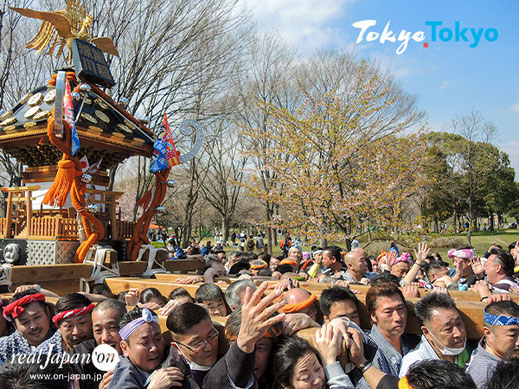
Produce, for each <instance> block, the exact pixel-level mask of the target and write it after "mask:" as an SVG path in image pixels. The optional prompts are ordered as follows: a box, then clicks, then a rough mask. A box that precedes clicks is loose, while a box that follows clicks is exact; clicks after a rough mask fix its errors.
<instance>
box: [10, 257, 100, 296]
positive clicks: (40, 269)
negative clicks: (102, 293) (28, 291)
mask: <svg viewBox="0 0 519 389" xmlns="http://www.w3.org/2000/svg"><path fill="white" fill-rule="evenodd" d="M91 274H92V265H89V264H83V263H65V264H57V265H34V266H13V268H12V273H11V281H12V282H15V283H19V282H22V283H25V284H31V283H37V284H40V285H41V283H42V282H51V283H55V284H57V285H58V284H59V283H60V282H61V280H70V279H75V280H77V281H78V282H79V279H80V278H88V277H90V275H91ZM78 290H79V289H78Z"/></svg>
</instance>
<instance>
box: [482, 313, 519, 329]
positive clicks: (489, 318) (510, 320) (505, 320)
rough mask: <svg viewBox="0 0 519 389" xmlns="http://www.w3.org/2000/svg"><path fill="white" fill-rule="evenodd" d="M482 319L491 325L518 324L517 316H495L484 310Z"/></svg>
mask: <svg viewBox="0 0 519 389" xmlns="http://www.w3.org/2000/svg"><path fill="white" fill-rule="evenodd" d="M484 315H485V316H484V319H483V320H484V321H485V323H486V324H490V325H492V326H513V325H518V326H519V318H517V317H511V316H503V315H500V316H496V315H491V314H490V313H486V312H484Z"/></svg>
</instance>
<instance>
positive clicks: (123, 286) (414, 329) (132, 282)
mask: <svg viewBox="0 0 519 389" xmlns="http://www.w3.org/2000/svg"><path fill="white" fill-rule="evenodd" d="M106 282H107V283H108V285H109V286H110V288H111V289H112V291H113V292H114V293H119V292H121V291H123V290H128V289H129V288H139V289H140V290H142V289H145V288H149V287H155V288H157V289H158V290H160V292H161V293H162V294H164V295H166V296H167V295H168V294H169V293H170V292H171V290H173V289H174V288H177V287H184V288H185V289H186V290H188V292H189V293H190V294H191V295H192V296H194V294H195V292H196V289H197V288H198V286H199V285H182V284H177V283H173V282H165V281H160V280H139V279H132V278H108V279H107V280H106ZM355 286H356V285H355ZM225 289H226V287H225V286H223V287H222V290H225ZM357 298H358V299H359V302H360V307H359V315H360V318H361V324H362V327H363V328H369V327H370V326H371V323H370V318H369V315H368V312H367V310H366V307H365V299H366V294H365V293H361V294H357ZM418 300H419V299H418V298H410V299H407V301H406V304H407V308H408V323H407V327H406V333H410V334H421V329H420V325H419V322H418V319H417V318H416V315H415V313H414V303H416V302H417V301H418ZM456 305H457V307H458V309H459V310H460V312H461V315H462V318H463V321H464V322H465V327H466V330H467V337H468V338H469V339H479V338H481V337H482V336H483V309H484V308H485V306H486V304H485V303H482V302H472V301H462V300H458V301H456Z"/></svg>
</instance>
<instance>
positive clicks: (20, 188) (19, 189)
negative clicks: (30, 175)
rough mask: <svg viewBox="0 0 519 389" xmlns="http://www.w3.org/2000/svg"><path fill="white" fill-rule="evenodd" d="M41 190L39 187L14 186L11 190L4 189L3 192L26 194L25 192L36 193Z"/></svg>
mask: <svg viewBox="0 0 519 389" xmlns="http://www.w3.org/2000/svg"><path fill="white" fill-rule="evenodd" d="M38 189H40V186H39V185H30V186H14V187H9V188H2V192H8V193H11V192H25V191H28V190H30V191H34V190H38Z"/></svg>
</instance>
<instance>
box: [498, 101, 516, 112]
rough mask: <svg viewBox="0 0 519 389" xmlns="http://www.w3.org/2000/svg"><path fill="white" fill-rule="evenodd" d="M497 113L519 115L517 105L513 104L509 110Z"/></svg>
mask: <svg viewBox="0 0 519 389" xmlns="http://www.w3.org/2000/svg"><path fill="white" fill-rule="evenodd" d="M499 113H519V103H515V104H514V105H512V106H511V107H510V108H507V109H502V110H500V111H499Z"/></svg>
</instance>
